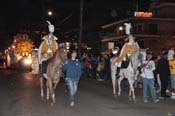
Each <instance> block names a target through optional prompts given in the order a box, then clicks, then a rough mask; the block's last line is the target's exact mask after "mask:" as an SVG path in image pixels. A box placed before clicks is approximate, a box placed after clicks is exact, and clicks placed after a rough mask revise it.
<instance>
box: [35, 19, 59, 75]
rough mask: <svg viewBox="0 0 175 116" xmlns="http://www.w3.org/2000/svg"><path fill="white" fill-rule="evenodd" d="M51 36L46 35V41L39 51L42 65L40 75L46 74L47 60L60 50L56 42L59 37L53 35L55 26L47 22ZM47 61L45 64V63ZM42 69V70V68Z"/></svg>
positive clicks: (44, 38)
mask: <svg viewBox="0 0 175 116" xmlns="http://www.w3.org/2000/svg"><path fill="white" fill-rule="evenodd" d="M47 23H48V24H49V25H48V28H49V34H48V35H45V36H44V37H43V38H42V40H44V41H43V42H42V43H41V45H40V47H39V51H38V60H39V64H40V69H41V70H40V73H45V72H46V68H47V60H48V59H49V58H51V57H52V56H53V54H54V53H55V52H56V50H57V49H58V44H57V42H56V40H57V37H56V36H54V35H53V32H54V29H55V28H54V25H52V24H51V23H50V22H49V21H47ZM44 61H45V62H44ZM41 67H42V68H41Z"/></svg>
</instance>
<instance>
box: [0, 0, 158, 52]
mask: <svg viewBox="0 0 175 116" xmlns="http://www.w3.org/2000/svg"><path fill="white" fill-rule="evenodd" d="M119 1H120V2H119ZM136 1H137V0H84V17H83V26H84V27H83V42H87V43H89V44H92V41H91V40H99V31H100V26H102V25H104V24H108V23H112V22H114V21H117V20H120V19H124V18H126V17H130V16H133V14H134V11H135V8H136ZM152 1H156V0H152ZM149 4H150V1H149V0H139V10H141V11H146V10H147V9H148V7H149ZM79 7H80V0H1V1H0V14H1V15H0V23H1V24H0V40H1V41H2V42H0V48H1V49H2V48H5V47H6V46H7V45H8V44H9V43H10V41H11V40H12V36H13V35H15V34H17V33H28V34H29V35H31V36H32V37H34V41H36V43H37V42H38V41H37V40H38V39H39V37H40V36H39V34H40V33H41V32H44V31H47V24H46V23H45V21H46V20H50V21H51V22H52V23H53V24H54V25H55V26H56V31H55V35H56V36H58V37H59V38H60V39H62V40H64V41H67V40H68V41H70V39H71V38H74V39H71V40H73V41H76V40H77V38H78V28H79V12H80V11H79V9H80V8H79ZM48 10H52V11H53V16H51V17H49V16H48V15H47V11H48ZM38 32H39V33H38ZM37 34H38V36H37ZM96 42H98V41H96ZM93 43H94V42H93Z"/></svg>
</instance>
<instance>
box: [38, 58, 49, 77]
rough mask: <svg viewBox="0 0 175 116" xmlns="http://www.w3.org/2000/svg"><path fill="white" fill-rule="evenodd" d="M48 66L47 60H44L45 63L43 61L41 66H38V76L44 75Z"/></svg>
mask: <svg viewBox="0 0 175 116" xmlns="http://www.w3.org/2000/svg"><path fill="white" fill-rule="evenodd" d="M48 64H49V60H46V61H43V62H42V64H40V65H39V71H40V74H44V73H46V71H47V66H48Z"/></svg>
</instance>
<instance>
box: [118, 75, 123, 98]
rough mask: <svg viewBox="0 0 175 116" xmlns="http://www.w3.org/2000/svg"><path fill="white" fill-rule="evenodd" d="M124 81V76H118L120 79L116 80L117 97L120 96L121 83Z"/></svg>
mask: <svg viewBox="0 0 175 116" xmlns="http://www.w3.org/2000/svg"><path fill="white" fill-rule="evenodd" d="M123 79H124V75H123V74H120V78H119V79H118V96H120V95H121V81H122V80H123Z"/></svg>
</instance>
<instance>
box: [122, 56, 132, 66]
mask: <svg viewBox="0 0 175 116" xmlns="http://www.w3.org/2000/svg"><path fill="white" fill-rule="evenodd" d="M129 62H130V58H129V57H128V56H126V60H123V61H122V64H121V68H128V66H129Z"/></svg>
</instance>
